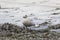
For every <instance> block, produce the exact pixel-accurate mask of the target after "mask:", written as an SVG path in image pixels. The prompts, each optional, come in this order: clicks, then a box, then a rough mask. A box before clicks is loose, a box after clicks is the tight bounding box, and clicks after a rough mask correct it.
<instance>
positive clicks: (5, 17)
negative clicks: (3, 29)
mask: <svg viewBox="0 0 60 40" xmlns="http://www.w3.org/2000/svg"><path fill="white" fill-rule="evenodd" d="M0 3H1V7H2V8H1V9H0V23H7V22H8V23H13V24H16V25H19V26H23V24H22V21H21V20H22V19H23V18H22V17H23V16H24V15H28V17H29V18H30V19H32V20H33V22H34V23H35V24H36V25H38V24H41V23H44V22H48V21H51V24H50V25H56V24H60V14H58V15H52V14H53V13H60V10H56V8H60V1H59V0H58V1H57V0H53V1H52V0H42V1H41V0H38V1H36V0H35V1H34V0H30V1H28V0H26V1H23V0H22V1H20V0H16V1H14V0H10V1H8V0H5V1H4V0H0ZM30 14H33V15H30ZM44 27H45V26H44ZM46 27H47V26H46ZM37 29H38V28H37Z"/></svg>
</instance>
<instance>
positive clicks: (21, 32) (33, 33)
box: [0, 23, 60, 40]
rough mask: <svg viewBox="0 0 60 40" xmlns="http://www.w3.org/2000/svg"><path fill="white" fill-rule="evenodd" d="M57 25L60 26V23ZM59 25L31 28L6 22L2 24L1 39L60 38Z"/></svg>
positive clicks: (46, 39)
mask: <svg viewBox="0 0 60 40" xmlns="http://www.w3.org/2000/svg"><path fill="white" fill-rule="evenodd" d="M57 26H59V27H60V25H57ZM57 26H56V25H54V27H55V28H53V27H52V26H50V27H48V28H47V29H41V30H31V29H29V28H25V27H23V28H21V27H20V26H17V25H15V24H11V23H4V24H1V25H0V40H60V32H59V29H58V28H59V27H57Z"/></svg>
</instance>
